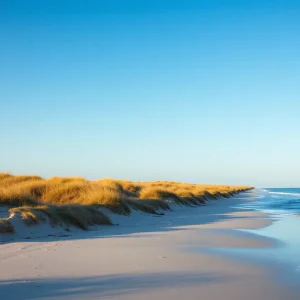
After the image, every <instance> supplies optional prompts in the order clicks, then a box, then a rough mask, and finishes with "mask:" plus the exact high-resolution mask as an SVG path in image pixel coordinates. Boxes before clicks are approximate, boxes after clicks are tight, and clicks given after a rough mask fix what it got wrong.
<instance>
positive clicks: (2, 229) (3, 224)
mask: <svg viewBox="0 0 300 300" xmlns="http://www.w3.org/2000/svg"><path fill="white" fill-rule="evenodd" d="M13 232H14V227H13V226H12V224H11V223H10V222H9V220H8V219H0V233H13Z"/></svg>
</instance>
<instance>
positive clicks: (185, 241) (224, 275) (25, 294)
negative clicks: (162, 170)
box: [0, 196, 300, 300]
mask: <svg viewBox="0 0 300 300" xmlns="http://www.w3.org/2000/svg"><path fill="white" fill-rule="evenodd" d="M241 201H252V199H251V197H249V196H245V197H235V198H233V199H224V200H219V201H211V202H210V203H209V204H208V205H207V206H203V207H197V208H187V207H182V208H180V209H177V210H176V211H174V212H170V213H168V214H167V215H165V216H162V217H157V216H151V215H146V216H145V215H142V214H140V213H134V214H133V216H131V217H121V216H116V215H112V218H113V220H114V222H115V223H119V224H120V225H119V226H113V227H105V228H103V227H102V228H101V229H99V228H97V229H96V228H95V230H94V231H91V232H88V233H86V232H79V231H74V232H73V231H71V233H70V234H72V235H71V236H67V237H61V238H57V237H47V238H36V239H35V241H33V240H22V241H15V242H13V243H9V244H4V245H1V246H0V247H1V251H0V270H1V272H0V299H13V300H14V299H25V300H26V299H128V300H129V299H130V300H131V299H133V300H134V299H219V298H220V299H231V300H234V299H246V300H247V299H261V300H265V299H266V300H268V299H275V300H276V299H299V296H298V295H299V292H300V289H298V288H297V287H295V286H294V287H292V286H287V285H285V284H283V283H281V282H280V276H279V274H280V272H281V270H280V269H279V268H278V267H277V266H269V265H267V264H266V265H264V266H263V267H262V266H259V265H258V264H257V263H255V262H253V261H245V260H241V259H234V257H232V256H225V255H222V254H217V253H216V252H215V251H214V249H219V248H226V247H227V248H228V247H269V248H270V249H273V248H274V247H276V241H273V240H269V239H265V238H262V237H259V236H256V235H253V234H250V233H243V232H241V231H237V230H235V229H238V228H257V227H260V226H267V225H268V224H270V222H272V220H271V219H269V218H268V217H267V216H265V215H263V214H262V213H257V212H252V211H249V210H247V211H243V210H240V209H236V208H234V206H235V204H237V203H239V202H241ZM274 249H275V248H274Z"/></svg>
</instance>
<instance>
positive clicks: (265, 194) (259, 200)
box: [248, 188, 300, 215]
mask: <svg viewBox="0 0 300 300" xmlns="http://www.w3.org/2000/svg"><path fill="white" fill-rule="evenodd" d="M248 206H249V207H251V208H253V209H256V210H261V211H266V212H271V213H274V214H291V215H292V214H295V215H297V214H299V215H300V188H264V189H257V190H256V201H254V202H253V203H251V204H249V205H248Z"/></svg>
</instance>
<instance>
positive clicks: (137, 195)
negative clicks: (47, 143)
mask: <svg viewBox="0 0 300 300" xmlns="http://www.w3.org/2000/svg"><path fill="white" fill-rule="evenodd" d="M250 188H251V187H250V186H228V185H202V184H189V183H179V182H169V181H155V182H131V181H127V180H114V179H102V180H96V181H95V180H93V181H91V180H86V179H84V178H81V177H53V178H50V179H43V178H41V177H39V176H36V175H34V176H24V175H22V176H14V175H12V174H8V173H0V205H5V206H10V207H12V208H11V209H10V212H11V213H14V214H20V215H21V217H22V218H23V219H24V220H25V221H26V222H27V223H28V224H34V223H38V222H39V221H40V220H41V219H43V216H44V217H45V216H47V217H48V218H49V219H50V220H51V221H52V222H54V223H57V222H63V221H64V220H65V221H66V222H67V223H70V224H73V225H75V226H78V227H80V228H83V229H87V228H88V226H90V225H92V224H110V220H109V218H108V217H106V216H105V215H104V214H103V213H101V212H100V211H99V208H101V207H106V208H108V209H110V210H111V211H112V212H114V213H118V214H130V212H131V209H134V210H140V211H143V212H146V213H152V214H155V213H159V212H160V211H163V210H170V209H171V208H170V203H175V204H178V205H191V206H193V205H200V204H204V203H205V201H206V200H208V199H218V198H220V197H230V196H232V195H234V194H236V193H238V192H241V191H245V190H248V189H250ZM2 223H3V224H6V223H5V222H4V221H2ZM1 226H2V227H3V226H6V225H1Z"/></svg>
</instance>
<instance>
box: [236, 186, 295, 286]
mask: <svg viewBox="0 0 300 300" xmlns="http://www.w3.org/2000/svg"><path fill="white" fill-rule="evenodd" d="M249 197H250V198H251V201H249V202H248V203H247V204H241V206H243V207H245V208H251V209H254V210H257V211H261V212H264V213H267V214H269V215H270V216H271V218H272V219H273V220H274V222H273V223H272V224H271V225H269V226H266V227H264V228H261V229H255V230H242V231H246V232H249V233H253V234H255V235H259V236H263V237H267V238H270V239H271V240H273V241H274V245H275V247H270V248H267V249H249V248H248V249H246V248H244V249H234V250H233V249H231V251H233V252H235V254H241V255H243V256H244V255H246V256H248V257H249V258H250V257H252V258H254V259H256V260H258V261H259V262H260V263H263V262H269V263H271V264H272V265H277V266H280V267H281V268H282V270H284V271H283V273H282V280H288V281H289V283H291V282H294V283H295V284H299V282H300V188H264V189H256V190H253V191H252V192H251V193H249ZM293 279H294V280H293Z"/></svg>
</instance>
